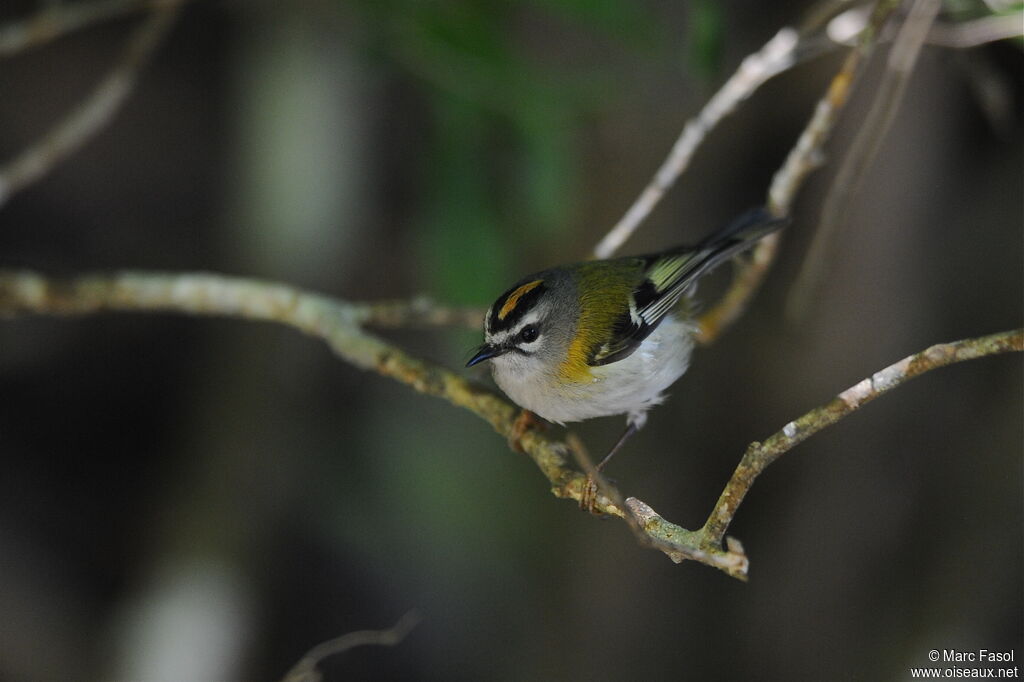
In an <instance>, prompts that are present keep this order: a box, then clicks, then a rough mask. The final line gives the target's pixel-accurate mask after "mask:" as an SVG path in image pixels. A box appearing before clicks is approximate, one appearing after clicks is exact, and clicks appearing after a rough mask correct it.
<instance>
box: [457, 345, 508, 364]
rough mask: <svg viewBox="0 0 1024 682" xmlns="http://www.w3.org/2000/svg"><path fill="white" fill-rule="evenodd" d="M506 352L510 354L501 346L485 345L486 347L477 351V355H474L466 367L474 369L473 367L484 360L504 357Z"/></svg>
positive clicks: (481, 347) (483, 346)
mask: <svg viewBox="0 0 1024 682" xmlns="http://www.w3.org/2000/svg"><path fill="white" fill-rule="evenodd" d="M506 352H508V349H507V348H502V347H501V346H491V345H489V344H486V343H485V344H484V345H482V346H480V347H479V348H477V349H476V353H475V354H474V355H473V357H471V358H470V359H469V362H467V363H466V367H472V366H473V365H476V364H479V363H481V362H483V361H484V360H490V359H491V358H496V357H498V356H499V355H503V354H504V353H506Z"/></svg>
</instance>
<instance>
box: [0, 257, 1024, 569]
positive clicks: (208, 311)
mask: <svg viewBox="0 0 1024 682" xmlns="http://www.w3.org/2000/svg"><path fill="white" fill-rule="evenodd" d="M388 305H389V306H393V305H394V304H388ZM425 305H426V304H422V303H421V304H419V309H420V310H421V312H423V311H424V306H425ZM372 310H373V306H372V305H369V304H354V303H349V302H347V301H343V300H339V299H335V298H331V297H328V296H323V295H320V294H315V293H311V292H305V291H301V290H299V289H296V288H294V287H290V286H285V285H281V284H274V283H270V282H261V281H258V280H253V279H243V278H234V277H226V276H221V275H213V274H158V273H144V272H122V273H114V274H108V275H103V274H97V275H88V276H84V277H79V278H75V279H71V280H56V279H49V278H46V277H44V276H42V275H39V274H37V273H34V272H29V271H10V270H0V315H3V316H6V317H13V316H17V315H25V314H43V315H87V314H92V313H98V312H103V311H120V312H160V311H166V312H176V313H185V314H190V315H217V316H225V317H237V318H243V319H249V320H261V321H266V322H276V323H279V324H284V325H286V326H289V327H292V328H294V329H297V330H299V331H302V332H304V333H306V334H309V335H311V336H314V337H316V338H319V339H322V340H323V341H325V342H326V343H327V345H328V346H329V347H330V349H331V350H332V351H333V352H334V353H335V354H336V355H338V357H340V358H342V359H343V360H345V361H346V362H348V363H350V364H352V365H354V366H356V367H359V368H361V369H366V370H370V371H374V372H377V373H378V374H381V375H383V376H386V377H390V378H392V379H394V380H396V381H398V382H400V383H403V384H406V385H407V386H410V387H412V388H413V389H414V390H416V391H418V392H420V393H424V394H426V395H432V396H435V397H438V398H443V399H444V400H447V401H448V402H450V403H452V404H453V405H457V406H459V407H463V408H465V409H467V410H469V411H471V412H472V413H474V414H476V415H477V416H479V417H480V418H482V419H484V420H485V421H487V422H488V423H489V424H490V425H491V426H492V427H493V428H494V430H495V431H497V432H498V433H499V434H501V435H502V436H504V437H505V438H508V437H509V436H511V435H512V434H513V433H516V435H517V437H518V442H519V444H520V446H521V447H522V448H523V450H524V451H525V452H526V453H527V454H528V455H529V456H530V458H531V459H532V460H533V461H534V463H535V464H536V465H537V467H538V468H539V469H540V470H541V472H542V473H543V474H544V476H545V478H547V480H548V482H549V484H550V485H551V491H552V493H553V494H554V495H556V496H557V497H561V498H568V499H572V500H576V501H577V502H580V501H582V500H583V499H584V497H585V496H586V495H587V494H588V487H587V477H586V475H584V474H583V473H581V472H579V471H577V470H576V469H574V468H573V467H572V466H571V457H572V455H571V448H570V446H569V443H568V442H567V441H566V440H559V439H556V438H552V437H551V436H549V435H547V434H545V433H544V432H543V431H541V430H539V429H537V428H536V427H532V426H527V427H526V428H525V430H523V431H522V432H521V435H519V432H517V431H516V430H515V428H516V427H515V424H516V418H517V416H518V414H519V408H518V407H517V406H516V405H514V404H512V403H511V402H509V401H508V400H506V399H505V398H503V397H502V396H500V395H498V394H496V393H495V392H493V391H491V390H490V389H487V388H484V387H482V386H479V385H477V384H475V383H473V382H471V381H469V380H467V379H466V378H465V377H462V376H460V375H458V374H456V373H454V372H452V371H451V370H449V369H446V368H444V367H441V366H439V365H434V364H431V363H429V362H426V361H424V360H420V359H418V358H415V357H413V356H411V355H409V354H408V353H406V352H404V351H403V350H401V349H399V348H397V347H396V346H394V345H392V344H390V343H388V342H386V341H384V340H382V339H380V338H378V337H376V336H374V335H372V334H369V333H368V332H366V331H365V330H364V329H363V327H362V324H363V323H364V322H366V321H367V320H369V321H373V320H374V319H376V318H375V316H374V315H373V314H371V313H370V312H369V311H372ZM425 317H426V318H427V319H430V316H429V315H426V316H425ZM1022 344H1024V332H1021V331H1016V332H1005V333H1003V334H997V335H994V336H991V337H984V338H981V339H972V340H967V341H959V342H957V343H954V344H944V345H939V346H933V347H932V348H929V349H928V350H926V351H924V352H922V353H918V354H917V355H913V356H910V357H909V358H907V359H905V360H903V361H901V362H899V363H897V364H896V365H893V366H892V367H889V368H887V369H885V370H882V371H881V372H879V373H877V374H875V375H874V376H873V377H872V378H870V379H865V380H864V381H863V382H861V383H859V384H857V385H856V386H854V387H853V388H851V389H849V390H847V391H845V392H843V393H842V394H840V396H839V397H838V398H836V399H835V400H833V401H832V402H831V403H829V404H828V405H825V406H824V407H821V408H818V409H817V410H813V411H812V412H809V413H808V414H807V415H805V416H803V417H801V418H799V419H797V420H795V421H794V422H792V423H790V424H788V425H787V426H786V427H785V428H784V429H783V430H782V431H781V432H780V433H779V434H776V435H775V436H772V437H771V438H769V439H768V440H767V441H765V442H764V443H763V444H759V443H755V444H753V445H752V446H751V447H750V449H748V451H747V454H746V455H745V456H744V458H743V461H741V463H740V466H739V467H738V468H737V470H736V473H735V474H734V476H733V479H732V480H731V481H730V482H729V484H728V485H727V486H726V488H725V491H724V492H723V493H722V497H721V499H720V500H719V503H718V505H717V506H716V507H715V511H713V512H712V514H711V517H710V518H709V520H708V523H707V524H705V526H704V527H703V528H702V529H700V530H698V531H690V530H687V529H685V528H683V527H681V526H679V525H676V524H674V523H671V522H669V521H666V520H665V519H663V518H662V517H661V516H659V515H658V514H656V513H655V512H654V510H653V509H651V507H650V506H648V505H647V504H645V503H644V502H642V501H640V500H638V499H636V498H632V497H631V498H625V500H624V502H620V501H619V500H622V499H623V498H622V497H621V495H620V494H619V492H618V491H617V490H615V489H614V488H609V487H604V488H603V492H602V493H599V494H598V495H597V499H596V500H594V501H593V505H592V506H593V509H594V510H595V511H597V512H601V513H604V514H610V515H613V516H618V517H621V518H624V519H626V520H627V521H629V522H630V523H631V525H634V526H635V527H637V528H638V529H639V530H640V531H641V534H642V537H643V538H644V540H645V542H646V544H648V545H649V546H652V547H654V548H657V549H659V550H661V551H663V552H664V553H665V554H667V555H668V556H669V557H671V558H672V559H673V560H674V561H677V562H678V561H682V560H683V559H692V560H695V561H700V562H701V563H705V564H708V565H710V566H714V567H715V568H718V569H720V570H722V571H725V572H726V573H728V574H729V575H732V576H734V577H738V578H742V577H744V576H745V575H746V573H747V567H748V562H747V558H746V556H745V555H744V554H743V550H742V548H741V547H740V546H739V544H738V543H736V542H735V541H727V542H726V544H725V546H724V547H723V546H722V544H721V543H722V539H723V536H724V533H725V530H726V528H727V527H728V525H729V522H730V521H731V520H732V517H733V515H734V514H735V512H736V509H737V508H738V506H739V503H740V502H741V501H742V499H743V496H744V495H745V494H746V492H747V490H749V488H750V486H751V485H752V484H753V482H754V479H755V478H756V477H757V475H758V474H760V472H761V471H763V470H764V468H765V467H767V466H768V464H770V463H771V462H773V461H775V459H777V458H778V457H779V456H780V455H781V454H782V453H783V452H786V451H787V450H789V449H790V448H792V447H793V446H795V445H796V444H798V443H800V442H801V441H802V440H804V439H805V438H807V437H808V436H810V435H812V434H814V433H816V432H817V431H819V430H821V429H822V428H824V427H825V426H828V425H830V424H833V423H835V422H836V421H838V420H839V419H841V418H842V417H844V416H846V415H847V414H849V413H850V412H852V411H853V410H855V409H856V408H857V407H859V406H860V405H862V404H864V403H866V402H868V401H869V400H872V399H874V398H875V397H877V396H879V395H881V394H882V393H885V392H887V391H889V390H891V389H892V388H895V387H896V386H898V385H900V384H901V383H903V382H904V381H906V380H907V379H910V378H912V377H914V376H917V375H919V374H921V373H923V372H926V371H928V370H930V369H934V368H937V367H942V366H945V365H948V364H951V363H953V362H959V361H962V360H968V359H973V358H977V357H982V356H985V355H992V354H995V353H1001V352H1006V351H1010V350H1022ZM624 507H625V508H624Z"/></svg>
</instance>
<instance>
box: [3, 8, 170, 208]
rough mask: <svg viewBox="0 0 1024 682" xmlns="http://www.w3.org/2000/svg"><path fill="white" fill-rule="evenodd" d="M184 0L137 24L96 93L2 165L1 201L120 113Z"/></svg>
mask: <svg viewBox="0 0 1024 682" xmlns="http://www.w3.org/2000/svg"><path fill="white" fill-rule="evenodd" d="M183 1H184V0H165V1H164V2H162V3H160V4H159V6H158V7H157V9H154V10H153V12H152V13H151V14H150V15H149V16H148V17H146V19H145V20H144V21H143V22H142V24H141V25H140V26H139V27H138V28H137V29H136V30H135V33H134V34H133V35H132V37H131V38H130V39H129V41H128V46H127V47H126V48H125V51H124V54H123V56H122V57H121V59H120V60H119V61H118V63H117V64H116V65H115V66H114V68H113V69H112V70H111V71H110V73H109V74H107V76H106V78H104V79H103V80H102V81H100V83H99V85H97V86H96V89H95V90H93V92H92V94H90V95H89V97H87V98H86V99H85V101H83V102H82V103H81V104H79V105H78V107H77V108H76V109H75V110H74V111H72V112H71V113H70V114H68V116H67V117H66V118H65V119H64V120H63V121H61V122H60V123H58V124H57V125H56V126H55V127H54V128H53V129H52V130H50V132H48V133H47V134H46V135H45V136H43V138H42V139H41V140H39V141H38V142H36V143H35V144H34V145H32V146H31V147H29V148H28V149H26V150H25V151H23V152H22V153H21V154H19V155H18V156H17V157H16V158H14V159H12V160H11V161H8V162H7V163H5V164H4V165H2V166H0V207H2V206H3V205H4V204H6V203H7V201H8V200H9V199H10V198H11V196H12V195H14V194H15V193H17V192H19V191H20V190H22V189H24V188H25V187H26V186H28V185H30V184H32V183H33V182H35V181H37V180H39V178H41V177H43V176H44V175H46V174H47V173H48V172H49V171H50V170H51V169H52V168H54V167H55V166H56V165H57V164H59V163H60V162H61V161H63V160H64V159H66V158H67V157H68V156H70V155H71V154H72V153H74V152H75V151H77V150H78V148H79V147H81V146H82V145H83V144H85V142H86V141H88V140H89V139H90V138H92V137H93V136H94V135H96V133H97V132H99V131H100V130H101V129H102V128H103V127H104V126H105V125H106V124H107V123H108V122H109V121H110V120H111V119H112V118H113V117H114V114H115V113H117V110H118V108H120V106H121V104H122V103H124V101H125V99H126V98H127V97H128V94H129V93H130V92H131V90H132V88H133V87H134V85H135V80H136V78H137V77H138V75H139V72H140V71H141V70H142V67H143V66H145V64H146V62H147V61H148V59H149V57H150V55H152V53H153V52H154V50H156V48H157V46H158V45H159V44H160V41H161V39H162V38H163V37H164V36H165V35H166V34H167V32H168V30H169V29H170V27H171V26H172V25H173V23H174V19H175V17H176V16H177V14H178V9H179V7H180V5H181V3H182V2H183Z"/></svg>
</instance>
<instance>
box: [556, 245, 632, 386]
mask: <svg viewBox="0 0 1024 682" xmlns="http://www.w3.org/2000/svg"><path fill="white" fill-rule="evenodd" d="M577 276H578V278H579V290H580V292H581V293H580V298H579V305H580V317H579V322H578V327H577V330H576V334H575V337H574V338H573V340H572V342H571V343H570V344H569V350H568V352H567V353H566V357H565V360H563V361H562V363H561V365H560V366H559V368H558V374H559V376H560V377H561V378H562V379H563V380H565V381H570V382H588V381H593V379H594V375H593V373H592V372H591V369H592V368H591V366H590V365H589V364H588V362H587V360H588V358H589V357H590V355H591V353H592V352H593V350H594V349H595V348H597V347H598V346H599V345H600V344H602V343H604V342H606V341H608V340H609V337H610V336H611V332H612V328H613V326H614V324H615V321H616V320H617V319H618V318H619V316H621V315H622V314H623V313H625V312H627V311H628V310H629V296H630V294H631V293H632V290H633V287H634V286H635V285H636V281H635V280H636V279H637V277H636V274H635V273H634V271H633V270H631V269H630V268H622V267H617V266H616V265H615V264H614V263H613V262H609V261H594V262H592V263H585V264H583V265H581V266H580V267H579V270H578V271H577Z"/></svg>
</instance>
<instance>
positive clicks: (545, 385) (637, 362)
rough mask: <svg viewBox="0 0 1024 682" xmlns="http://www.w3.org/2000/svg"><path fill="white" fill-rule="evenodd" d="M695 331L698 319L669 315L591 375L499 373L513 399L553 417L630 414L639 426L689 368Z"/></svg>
mask: <svg viewBox="0 0 1024 682" xmlns="http://www.w3.org/2000/svg"><path fill="white" fill-rule="evenodd" d="M693 331H694V327H693V325H692V324H688V323H686V322H682V321H680V320H677V319H675V318H674V317H667V318H666V319H664V320H662V322H661V324H660V325H658V328H657V329H656V330H654V332H652V333H651V335H650V336H648V337H647V338H646V339H644V340H643V342H642V343H641V344H640V346H639V347H638V348H637V349H636V350H635V351H634V352H633V353H631V354H630V355H629V356H628V357H626V358H623V359H622V360H618V361H616V362H613V363H610V364H607V365H600V366H597V367H591V368H590V372H589V376H587V377H585V378H582V379H581V380H579V381H571V382H568V381H565V380H564V379H561V380H558V379H557V378H552V379H545V380H542V381H538V382H536V383H533V382H524V383H517V382H503V381H502V378H501V377H499V376H498V375H495V379H496V380H497V382H498V385H499V386H501V388H502V390H504V391H505V393H507V394H508V396H509V397H510V398H512V400H514V401H515V402H516V403H518V404H519V405H520V406H521V407H524V408H526V409H528V410H530V411H531V412H534V413H535V414H538V415H540V416H541V417H543V418H545V419H547V420H548V421H553V422H556V423H559V424H561V423H565V422H575V421H582V420H584V419H592V418H594V417H607V416H611V415H616V414H627V415H629V418H630V420H631V421H633V422H636V423H637V424H638V426H639V425H642V422H643V415H644V413H645V412H646V411H647V410H648V409H649V408H650V407H652V406H654V405H657V404H659V403H660V402H661V401H662V400H663V398H664V396H663V395H662V392H663V391H664V390H665V389H667V388H668V387H669V386H671V385H672V384H673V383H675V381H676V380H677V379H678V378H679V377H680V376H682V375H683V373H684V372H685V371H686V368H687V365H688V364H689V360H690V354H691V353H692V351H693V338H692V334H693ZM506 383H507V384H508V385H507V386H506V385H505V384H506Z"/></svg>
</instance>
